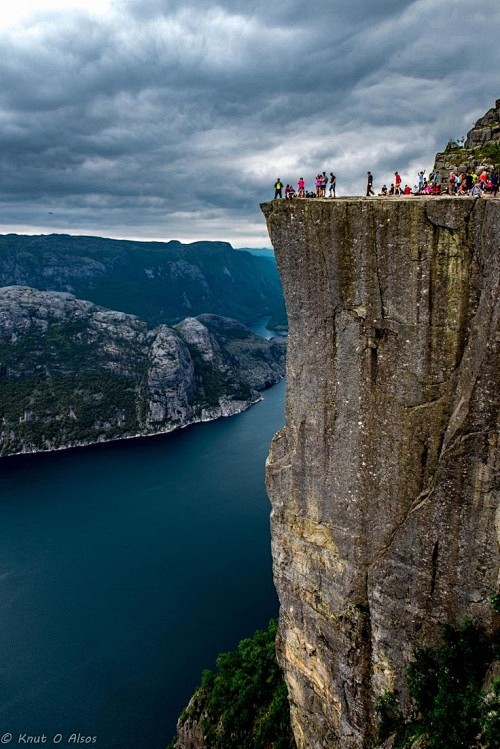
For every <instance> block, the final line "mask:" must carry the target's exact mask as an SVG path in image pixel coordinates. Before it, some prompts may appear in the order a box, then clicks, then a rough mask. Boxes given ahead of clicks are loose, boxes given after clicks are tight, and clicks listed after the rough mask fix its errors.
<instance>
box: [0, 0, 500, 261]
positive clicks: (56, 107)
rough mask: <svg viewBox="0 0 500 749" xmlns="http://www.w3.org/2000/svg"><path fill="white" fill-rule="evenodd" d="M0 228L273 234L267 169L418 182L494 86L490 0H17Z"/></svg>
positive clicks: (1, 138)
mask: <svg viewBox="0 0 500 749" xmlns="http://www.w3.org/2000/svg"><path fill="white" fill-rule="evenodd" d="M10 5H11V6H12V7H11V9H6V8H3V10H2V16H1V18H0V52H1V54H0V233H7V232H19V233H30V234H33V233H50V232H65V233H70V234H96V235H101V236H111V237H124V238H142V239H161V240H163V239H167V240H168V239H180V240H182V241H193V240H197V239H221V240H226V241H230V242H232V243H233V244H234V245H235V246H250V247H251V246H255V247H259V246H269V240H268V238H267V233H266V230H265V224H264V221H263V219H262V217H261V214H260V211H259V208H258V204H259V202H262V201H263V200H267V199H270V198H272V197H273V190H272V185H273V183H274V181H275V179H276V177H277V176H280V177H281V178H282V180H284V181H286V182H287V181H293V182H294V183H296V180H297V178H298V177H300V176H303V177H304V178H305V180H306V184H308V185H311V186H312V183H313V178H314V176H315V174H316V173H317V171H318V170H321V171H323V170H325V171H327V172H330V171H331V170H333V171H334V172H335V173H336V175H337V182H338V186H339V190H338V192H339V194H341V195H353V194H361V193H362V191H363V184H364V175H365V174H366V170H367V169H371V171H372V172H373V173H374V175H375V185H376V187H379V186H380V185H381V184H382V182H384V181H389V182H390V181H391V175H392V174H393V173H394V171H395V170H396V169H397V170H398V171H400V172H401V173H402V175H403V179H404V181H410V182H411V184H413V183H414V182H415V177H416V173H417V172H418V171H419V170H420V169H427V170H429V169H430V168H431V167H432V163H433V158H434V154H435V152H436V151H438V150H441V149H442V148H443V147H444V146H445V144H446V142H447V141H448V139H449V138H457V137H460V136H462V135H465V134H466V132H467V130H469V129H470V128H471V127H472V125H473V124H474V122H475V121H476V120H477V119H478V117H480V116H481V115H482V114H484V112H485V111H486V110H487V109H488V108H489V107H491V106H493V104H494V102H495V99H497V98H499V97H500V86H499V76H498V70H499V63H500V53H499V44H498V36H499V31H500V2H499V0H481V2H479V3H473V2H470V0H315V2H304V0H284V2H283V1H282V2H272V1H270V0H244V1H243V0H219V1H218V2H213V1H212V0H197V1H196V2H194V1H193V0H183V1H181V0H13V2H12V3H10Z"/></svg>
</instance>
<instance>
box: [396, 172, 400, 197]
mask: <svg viewBox="0 0 500 749" xmlns="http://www.w3.org/2000/svg"><path fill="white" fill-rule="evenodd" d="M394 195H401V175H400V174H399V172H394Z"/></svg>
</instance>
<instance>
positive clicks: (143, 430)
mask: <svg viewBox="0 0 500 749" xmlns="http://www.w3.org/2000/svg"><path fill="white" fill-rule="evenodd" d="M284 357H285V343H284V341H282V340H280V339H274V340H271V341H266V340H264V339H263V338H260V337H259V336H255V335H254V334H253V333H251V332H250V331H249V330H248V328H246V327H245V326H244V325H242V324H241V323H239V322H237V321H236V320H231V319H228V318H222V317H217V316H216V315H211V314H206V315H200V316H198V317H190V318H187V319H185V320H183V321H182V322H181V323H180V324H179V325H177V326H176V327H174V328H171V327H168V326H166V325H159V326H157V327H156V328H153V329H150V328H148V326H147V324H146V323H145V322H143V321H142V320H140V319H138V318H137V317H134V316H132V315H127V314H125V313H123V312H117V311H116V310H110V309H105V308H103V307H99V306H97V305H95V304H93V303H92V302H89V301H83V300H81V299H77V298H75V297H74V296H72V295H71V294H68V293H64V292H62V293H61V292H43V291H37V290H35V289H32V288H28V287H24V286H11V287H5V288H2V289H0V454H1V455H9V454H13V453H20V452H30V451H38V450H53V449H57V448H61V447H68V446H72V445H81V444H88V443H92V442H102V441H107V440H110V439H117V438H123V437H130V436H135V435H148V434H158V433H161V432H168V431H171V430H172V429H175V428H178V427H181V426H185V425H186V424H189V423H192V422H195V421H200V420H201V421H205V420H209V419H214V418H217V417H218V416H229V415H231V414H234V413H238V412H239V411H241V410H243V409H245V408H247V407H248V406H249V405H250V404H251V403H254V402H255V401H256V400H258V399H259V397H260V396H259V394H258V390H261V389H263V388H265V387H268V386H269V385H271V384H273V383H275V382H277V381H278V380H279V379H280V378H281V377H282V376H283V372H284Z"/></svg>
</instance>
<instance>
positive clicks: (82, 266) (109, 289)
mask: <svg viewBox="0 0 500 749" xmlns="http://www.w3.org/2000/svg"><path fill="white" fill-rule="evenodd" d="M13 285H21V286H23V285H24V286H30V287H33V288H37V289H40V290H41V291H67V292H70V293H72V294H75V296H77V297H79V298H81V299H88V300H90V301H92V302H94V303H95V304H99V305H102V306H104V307H108V308H110V309H115V310H119V311H122V312H126V313H128V314H134V315H137V316H138V317H140V318H141V319H142V320H144V321H145V322H147V323H148V324H149V325H158V324H160V323H167V324H175V323H177V322H179V321H180V320H182V319H183V318H184V317H186V316H197V315H199V314H204V313H211V314H216V315H222V316H227V317H231V318H235V319H237V320H239V321H240V322H243V323H245V324H249V323H252V322H254V321H255V320H256V319H258V318H260V317H263V316H271V317H276V318H277V319H279V320H280V321H281V322H283V320H284V321H285V324H286V315H285V307H284V301H283V295H282V292H281V282H280V279H279V275H278V272H277V269H276V265H275V263H274V262H272V263H271V262H269V259H268V258H266V257H257V256H255V255H253V254H251V253H250V252H246V251H243V250H238V251H237V250H234V249H233V248H232V247H231V245H230V244H228V243H226V242H194V243H192V244H182V243H181V242H178V241H170V242H138V241H137V242H136V241H130V240H117V239H106V238H101V237H88V236H70V235H65V234H50V235H38V236H27V235H18V234H6V235H0V286H13Z"/></svg>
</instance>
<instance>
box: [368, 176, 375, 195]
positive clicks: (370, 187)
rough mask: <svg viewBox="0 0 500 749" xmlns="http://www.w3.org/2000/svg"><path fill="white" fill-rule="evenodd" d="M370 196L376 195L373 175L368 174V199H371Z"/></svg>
mask: <svg viewBox="0 0 500 749" xmlns="http://www.w3.org/2000/svg"><path fill="white" fill-rule="evenodd" d="M370 195H375V192H374V190H373V174H372V173H371V172H366V197H367V198H369V197H370Z"/></svg>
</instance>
